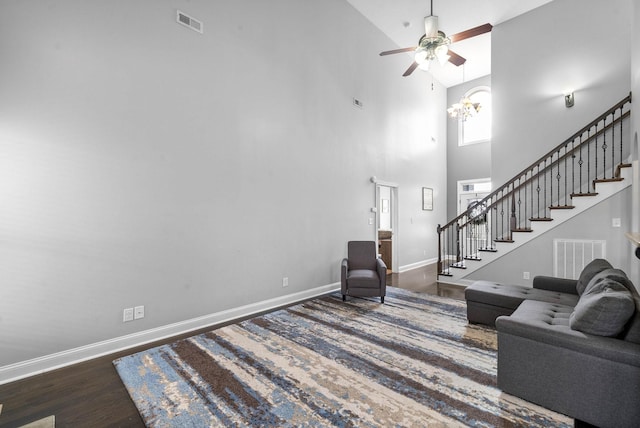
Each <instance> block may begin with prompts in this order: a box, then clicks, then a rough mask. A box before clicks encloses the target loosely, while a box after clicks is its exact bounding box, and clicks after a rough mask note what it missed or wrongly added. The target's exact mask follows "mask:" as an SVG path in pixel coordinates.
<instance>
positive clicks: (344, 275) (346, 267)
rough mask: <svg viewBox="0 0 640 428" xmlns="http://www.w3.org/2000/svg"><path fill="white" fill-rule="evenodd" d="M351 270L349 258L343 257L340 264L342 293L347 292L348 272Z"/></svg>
mask: <svg viewBox="0 0 640 428" xmlns="http://www.w3.org/2000/svg"><path fill="white" fill-rule="evenodd" d="M348 271H349V260H348V259H346V258H345V259H342V264H341V265H340V285H341V289H342V294H344V293H346V292H347V272H348Z"/></svg>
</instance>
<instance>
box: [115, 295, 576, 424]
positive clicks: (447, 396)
mask: <svg viewBox="0 0 640 428" xmlns="http://www.w3.org/2000/svg"><path fill="white" fill-rule="evenodd" d="M496 346H497V344H496V333H495V331H494V330H492V329H488V328H485V327H481V326H475V325H469V324H467V320H466V312H465V303H464V302H462V301H456V300H451V299H447V298H442V297H438V296H431V295H426V294H416V293H412V292H409V291H405V290H401V289H397V288H387V296H386V298H385V303H384V305H381V304H380V303H379V299H371V300H367V299H352V298H350V299H349V301H347V302H346V303H343V302H342V299H341V296H340V295H338V294H336V295H331V296H327V297H323V298H318V299H316V300H313V301H309V302H306V303H301V304H298V305H296V306H292V307H289V308H287V309H282V310H279V311H276V312H272V313H269V314H267V315H263V316H260V317H256V318H253V319H250V320H247V321H243V322H240V323H237V324H234V325H230V326H227V327H223V328H220V329H218V330H213V331H211V332H209V333H205V334H201V335H198V336H194V337H192V338H190V339H185V340H181V341H177V342H174V343H172V344H169V345H164V346H160V347H157V348H154V349H150V350H148V351H145V352H141V353H138V354H135V355H131V356H127V357H124V358H120V359H118V360H116V361H114V364H115V366H116V368H117V370H118V373H119V374H120V377H121V378H122V381H123V382H124V384H125V386H126V387H127V390H128V391H129V394H130V395H131V398H132V399H133V401H134V402H135V404H136V406H137V407H138V410H139V411H140V414H141V415H142V418H143V419H144V421H145V423H146V424H147V426H150V427H206V426H216V427H217V426H224V427H227V426H266V427H271V426H277V427H293V426H295V427H298V426H312V427H322V426H341V427H356V426H357V427H378V426H383V427H390V426H407V427H411V426H420V427H424V426H430V427H431V426H436V427H437V426H443V427H444V426H446V427H450V426H475V427H492V426H493V427H511V426H527V427H535V426H540V427H550V426H558V427H570V426H572V424H573V421H572V420H571V419H569V418H567V417H565V416H563V415H559V414H557V413H554V412H551V411H549V410H546V409H544V408H542V407H538V406H535V405H533V404H531V403H528V402H526V401H523V400H520V399H518V398H516V397H513V396H510V395H508V394H504V393H502V392H501V391H500V390H499V389H497V387H496Z"/></svg>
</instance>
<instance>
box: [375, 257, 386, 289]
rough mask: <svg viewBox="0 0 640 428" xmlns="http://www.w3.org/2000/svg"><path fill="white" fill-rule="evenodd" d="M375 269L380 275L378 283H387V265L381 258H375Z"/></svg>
mask: <svg viewBox="0 0 640 428" xmlns="http://www.w3.org/2000/svg"><path fill="white" fill-rule="evenodd" d="M376 269H377V271H378V276H379V277H380V285H381V286H382V287H385V286H386V285H387V265H386V264H385V263H384V261H383V260H382V259H376Z"/></svg>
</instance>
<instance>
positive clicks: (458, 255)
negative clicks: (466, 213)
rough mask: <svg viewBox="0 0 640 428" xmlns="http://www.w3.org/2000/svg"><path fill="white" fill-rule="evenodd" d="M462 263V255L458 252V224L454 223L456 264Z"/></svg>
mask: <svg viewBox="0 0 640 428" xmlns="http://www.w3.org/2000/svg"><path fill="white" fill-rule="evenodd" d="M461 261H462V255H461V252H460V224H458V222H457V221H456V263H460V262H461Z"/></svg>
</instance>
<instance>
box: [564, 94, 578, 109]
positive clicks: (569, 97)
mask: <svg viewBox="0 0 640 428" xmlns="http://www.w3.org/2000/svg"><path fill="white" fill-rule="evenodd" d="M575 101H576V99H575V97H574V96H573V91H571V92H566V93H565V94H564V106H565V107H566V108H569V107H573V104H574V103H575Z"/></svg>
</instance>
